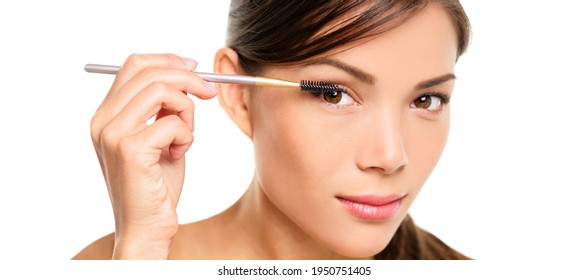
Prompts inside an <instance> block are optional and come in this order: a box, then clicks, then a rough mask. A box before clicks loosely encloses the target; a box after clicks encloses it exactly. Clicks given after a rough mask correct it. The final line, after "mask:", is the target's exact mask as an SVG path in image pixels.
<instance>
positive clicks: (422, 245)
mask: <svg viewBox="0 0 588 280" xmlns="http://www.w3.org/2000/svg"><path fill="white" fill-rule="evenodd" d="M429 3H438V4H440V5H441V6H442V7H444V8H445V10H446V11H447V12H448V14H449V16H450V17H451V19H452V20H453V23H454V26H455V29H456V32H457V38H458V39H457V40H458V42H457V43H458V44H457V57H459V56H461V55H462V54H463V53H464V52H465V51H466V48H467V45H468V43H469V36H470V25H469V20H468V18H467V15H466V13H465V11H464V9H463V7H462V6H461V4H460V2H459V0H373V1H371V0H330V1H329V0H316V1H310V0H308V1H304V0H301V1H284V0H233V1H232V2H231V9H230V13H229V22H228V32H227V46H228V47H230V48H232V49H234V50H235V51H236V52H237V53H238V55H239V67H240V68H241V70H242V71H244V72H245V73H249V74H260V73H261V72H262V71H263V70H264V67H266V66H269V65H302V64H304V63H305V62H308V60H310V59H312V58H315V57H317V56H319V55H322V54H325V53H327V52H329V51H332V50H333V49H335V48H338V47H341V46H349V45H350V43H354V42H358V41H359V40H362V39H369V38H372V37H374V36H376V35H378V34H382V33H384V32H386V31H388V30H390V29H393V28H395V27H397V26H399V25H401V24H402V23H403V22H405V21H406V20H408V19H410V18H411V17H412V16H413V15H415V14H417V13H418V12H419V11H420V10H421V9H423V8H424V7H425V6H426V5H427V4H429ZM375 258H376V259H467V257H466V256H464V255H462V254H460V253H458V252H457V251H455V250H453V249H451V248H450V247H448V246H447V245H445V244H444V243H443V242H442V241H441V240H439V239H438V238H436V237H435V236H434V235H432V234H430V233H428V232H426V231H425V230H423V229H421V228H419V227H417V226H416V225H415V223H414V222H413V220H412V218H411V217H410V216H408V215H407V216H406V218H405V219H404V221H403V222H402V224H401V225H400V227H399V229H398V230H397V231H396V233H395V235H394V237H393V238H392V240H391V241H390V243H389V244H388V246H386V248H385V249H384V250H383V251H382V252H380V253H379V254H377V255H376V256H375Z"/></svg>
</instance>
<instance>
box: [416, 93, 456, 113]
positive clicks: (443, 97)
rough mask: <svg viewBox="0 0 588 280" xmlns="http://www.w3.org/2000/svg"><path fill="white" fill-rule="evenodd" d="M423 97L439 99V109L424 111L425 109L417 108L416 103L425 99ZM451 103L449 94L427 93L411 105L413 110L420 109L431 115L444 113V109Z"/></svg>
mask: <svg viewBox="0 0 588 280" xmlns="http://www.w3.org/2000/svg"><path fill="white" fill-rule="evenodd" d="M423 97H436V98H439V109H436V110H428V109H423V108H417V107H416V105H414V104H415V102H416V101H418V100H419V99H421V98H423ZM449 101H451V97H450V96H448V95H447V94H444V93H440V92H430V93H425V94H423V95H420V96H419V97H417V98H416V99H414V100H413V101H412V103H411V104H410V107H411V108H414V109H418V110H425V111H427V112H429V113H433V114H435V113H440V112H441V111H443V109H444V108H445V106H446V105H447V104H448V103H449Z"/></svg>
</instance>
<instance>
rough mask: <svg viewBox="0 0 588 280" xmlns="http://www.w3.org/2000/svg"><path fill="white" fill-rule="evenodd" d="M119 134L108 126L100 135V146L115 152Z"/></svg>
mask: <svg viewBox="0 0 588 280" xmlns="http://www.w3.org/2000/svg"><path fill="white" fill-rule="evenodd" d="M118 137H119V136H118V133H117V132H116V130H115V129H114V128H113V126H112V125H110V124H109V125H106V126H105V127H104V128H103V129H102V131H101V132H100V133H99V134H98V139H99V143H100V146H101V147H103V148H106V149H107V150H113V149H114V148H115V147H116V146H117V143H118Z"/></svg>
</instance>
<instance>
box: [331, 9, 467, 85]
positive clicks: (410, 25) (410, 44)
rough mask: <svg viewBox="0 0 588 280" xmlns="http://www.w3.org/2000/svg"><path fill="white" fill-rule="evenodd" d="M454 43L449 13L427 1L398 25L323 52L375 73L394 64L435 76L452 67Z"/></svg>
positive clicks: (455, 58)
mask: <svg viewBox="0 0 588 280" xmlns="http://www.w3.org/2000/svg"><path fill="white" fill-rule="evenodd" d="M457 44H458V43H457V32H456V29H455V26H454V24H453V21H452V20H451V18H450V16H449V14H448V13H447V12H446V10H445V9H444V8H443V7H442V6H440V5H438V4H429V5H427V6H426V7H425V8H424V9H422V10H420V11H419V13H417V14H416V15H414V16H413V17H412V18H410V19H409V20H407V21H405V22H404V23H403V24H401V25H400V26H397V27H395V28H393V29H390V30H388V31H386V32H385V33H383V34H381V35H377V36H375V37H372V38H369V39H366V40H363V41H359V42H357V43H355V44H353V45H349V46H342V47H341V48H339V49H336V50H333V52H331V53H330V54H327V55H326V56H328V57H331V58H337V59H340V60H342V61H345V62H346V63H350V64H353V65H356V66H358V67H360V68H363V69H366V70H368V71H369V72H372V73H376V74H377V73H378V72H383V73H386V72H387V71H388V72H389V71H390V68H394V69H405V70H406V71H407V72H408V71H409V70H411V71H418V72H419V73H421V74H422V75H432V76H435V75H438V74H439V73H440V72H451V71H452V70H453V67H454V65H455V62H456V60H457ZM396 74H398V73H396Z"/></svg>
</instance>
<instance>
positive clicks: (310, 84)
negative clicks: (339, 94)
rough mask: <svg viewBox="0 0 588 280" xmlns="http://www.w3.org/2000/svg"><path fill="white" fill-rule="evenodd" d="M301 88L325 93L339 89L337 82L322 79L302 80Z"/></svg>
mask: <svg viewBox="0 0 588 280" xmlns="http://www.w3.org/2000/svg"><path fill="white" fill-rule="evenodd" d="M300 89H301V90H303V91H309V92H311V93H323V92H332V91H339V87H338V86H337V85H335V84H331V83H327V82H322V81H307V80H302V81H300Z"/></svg>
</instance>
